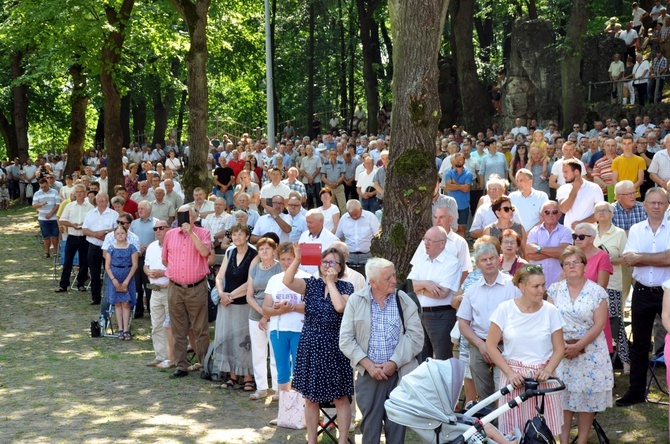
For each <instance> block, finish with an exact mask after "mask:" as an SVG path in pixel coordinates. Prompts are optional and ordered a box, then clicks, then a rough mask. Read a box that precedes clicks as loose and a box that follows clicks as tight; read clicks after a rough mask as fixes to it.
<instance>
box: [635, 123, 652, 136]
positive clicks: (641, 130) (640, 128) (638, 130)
mask: <svg viewBox="0 0 670 444" xmlns="http://www.w3.org/2000/svg"><path fill="white" fill-rule="evenodd" d="M654 128H656V125H654V124H653V123H650V124H649V125H645V124H644V123H641V124H639V125H638V126H636V127H635V136H636V137H642V136H644V132H645V131H647V129H654Z"/></svg>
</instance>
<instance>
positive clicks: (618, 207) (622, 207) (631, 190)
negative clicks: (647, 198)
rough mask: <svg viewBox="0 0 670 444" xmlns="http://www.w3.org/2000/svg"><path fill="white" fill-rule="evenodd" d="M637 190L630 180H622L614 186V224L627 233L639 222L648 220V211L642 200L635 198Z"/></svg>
mask: <svg viewBox="0 0 670 444" xmlns="http://www.w3.org/2000/svg"><path fill="white" fill-rule="evenodd" d="M636 194H637V190H636V189H635V184H633V182H631V181H630V180H622V181H621V182H619V183H617V184H616V185H615V186H614V195H615V196H616V202H614V216H613V218H612V224H614V226H616V227H619V228H621V229H622V230H624V231H625V232H626V233H628V230H630V227H632V226H633V225H635V224H636V223H638V222H642V221H644V220H647V212H646V211H645V209H644V206H643V205H642V203H641V202H638V201H637V200H636V199H635V195H636Z"/></svg>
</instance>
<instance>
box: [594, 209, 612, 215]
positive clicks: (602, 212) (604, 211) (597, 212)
mask: <svg viewBox="0 0 670 444" xmlns="http://www.w3.org/2000/svg"><path fill="white" fill-rule="evenodd" d="M609 212H610V210H607V209H605V208H603V209H601V210H596V211H594V213H595V214H605V213H609Z"/></svg>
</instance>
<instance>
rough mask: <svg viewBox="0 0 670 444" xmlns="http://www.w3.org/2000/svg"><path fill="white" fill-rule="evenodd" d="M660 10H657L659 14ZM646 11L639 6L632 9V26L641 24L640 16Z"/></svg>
mask: <svg viewBox="0 0 670 444" xmlns="http://www.w3.org/2000/svg"><path fill="white" fill-rule="evenodd" d="M660 12H661V11H659V14H660ZM646 13H647V11H645V10H644V9H642V8H640V7H639V6H638V7H637V8H636V9H633V13H632V16H633V26H641V25H642V16H643V15H645V14H646Z"/></svg>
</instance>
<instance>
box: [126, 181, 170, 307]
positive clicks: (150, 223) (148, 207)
mask: <svg viewBox="0 0 670 444" xmlns="http://www.w3.org/2000/svg"><path fill="white" fill-rule="evenodd" d="M161 191H162V190H161ZM151 212H152V204H151V203H149V201H146V200H144V201H142V202H140V203H139V204H138V205H137V213H138V215H139V217H138V218H137V219H135V220H134V221H133V222H132V223H131V224H130V229H129V231H131V232H133V233H135V234H136V235H137V238H138V239H139V240H140V249H139V250H138V251H139V253H140V255H139V258H138V259H137V270H135V288H136V289H137V306H136V307H135V319H139V318H142V317H144V307H145V306H146V307H147V310H150V309H151V308H150V307H151V289H150V288H148V287H147V284H148V283H149V278H148V277H147V275H146V273H145V272H144V259H145V252H146V251H147V247H148V246H149V244H151V243H152V242H153V241H155V240H156V235H155V233H154V225H156V222H157V221H158V219H157V218H155V217H152V214H151ZM145 296H146V300H145Z"/></svg>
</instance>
